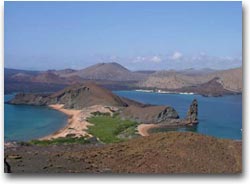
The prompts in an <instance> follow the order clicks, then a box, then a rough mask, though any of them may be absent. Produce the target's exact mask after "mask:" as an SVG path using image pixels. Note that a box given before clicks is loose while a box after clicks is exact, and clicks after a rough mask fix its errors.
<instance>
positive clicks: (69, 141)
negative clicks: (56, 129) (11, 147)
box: [29, 137, 89, 146]
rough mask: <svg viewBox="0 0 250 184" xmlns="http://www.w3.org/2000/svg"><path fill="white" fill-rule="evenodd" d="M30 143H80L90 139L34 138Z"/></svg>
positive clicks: (46, 144)
mask: <svg viewBox="0 0 250 184" xmlns="http://www.w3.org/2000/svg"><path fill="white" fill-rule="evenodd" d="M29 143H30V144H34V145H41V146H48V145H55V144H57V145H58V144H73V143H78V144H85V143H89V141H88V140H86V138H85V137H80V138H77V137H61V138H57V139H52V140H32V141H30V142H29Z"/></svg>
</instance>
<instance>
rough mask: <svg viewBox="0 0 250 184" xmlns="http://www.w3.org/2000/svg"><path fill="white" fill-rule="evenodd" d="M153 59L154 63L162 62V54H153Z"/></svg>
mask: <svg viewBox="0 0 250 184" xmlns="http://www.w3.org/2000/svg"><path fill="white" fill-rule="evenodd" d="M151 61H152V62H154V63H160V62H161V61H162V59H161V57H160V56H153V57H152V58H151Z"/></svg>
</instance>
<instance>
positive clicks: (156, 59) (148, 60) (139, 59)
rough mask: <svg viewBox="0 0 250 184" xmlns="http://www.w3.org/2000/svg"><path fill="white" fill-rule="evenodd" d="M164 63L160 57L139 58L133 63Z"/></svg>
mask: <svg viewBox="0 0 250 184" xmlns="http://www.w3.org/2000/svg"><path fill="white" fill-rule="evenodd" d="M161 61H162V58H161V57H160V56H145V57H144V56H137V57H136V58H135V59H133V61H132V62H133V63H141V62H147V63H150V62H151V63H160V62H161Z"/></svg>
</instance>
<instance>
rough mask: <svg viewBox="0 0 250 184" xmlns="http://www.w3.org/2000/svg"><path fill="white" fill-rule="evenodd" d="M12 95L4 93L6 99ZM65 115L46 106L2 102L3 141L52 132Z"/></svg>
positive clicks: (39, 135)
mask: <svg viewBox="0 0 250 184" xmlns="http://www.w3.org/2000/svg"><path fill="white" fill-rule="evenodd" d="M12 97H13V95H5V96H4V101H8V100H10V99H11V98H12ZM67 119H68V118H67V116H66V115H65V114H63V113H61V112H58V111H56V110H53V109H50V108H48V107H40V106H31V105H10V104H4V141H5V142H6V141H27V140H32V139H36V138H41V137H43V136H46V135H49V134H51V133H54V132H55V131H57V130H59V129H60V128H62V127H64V126H65V125H66V123H67Z"/></svg>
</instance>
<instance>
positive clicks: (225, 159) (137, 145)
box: [4, 132, 242, 174]
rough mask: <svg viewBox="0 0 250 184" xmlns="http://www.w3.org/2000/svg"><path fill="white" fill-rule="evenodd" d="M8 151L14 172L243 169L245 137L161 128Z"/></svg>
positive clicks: (219, 171) (218, 171) (223, 171)
mask: <svg viewBox="0 0 250 184" xmlns="http://www.w3.org/2000/svg"><path fill="white" fill-rule="evenodd" d="M4 154H5V158H7V159H6V161H7V162H8V164H9V165H10V167H11V171H12V172H14V173H19V172H23V173H32V172H36V173H58V172H60V173H69V172H72V173H123V174H127V173H143V174H174V173H175V174H176V173H178V174H180V173H181V174H232V173H241V172H242V143H241V142H236V141H233V140H225V139H218V138H214V137H210V136H204V135H200V134H196V133H191V132H168V133H158V134H152V135H150V136H148V137H140V138H136V139H131V140H129V141H127V142H122V143H118V144H110V145H105V146H90V145H83V144H73V145H72V144H68V145H52V146H32V145H29V146H18V147H13V148H6V149H5V152H4Z"/></svg>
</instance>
